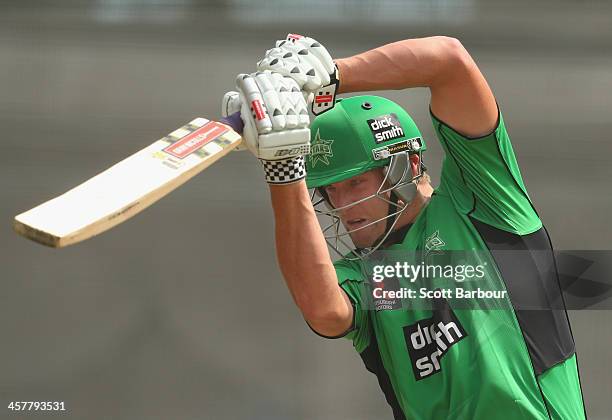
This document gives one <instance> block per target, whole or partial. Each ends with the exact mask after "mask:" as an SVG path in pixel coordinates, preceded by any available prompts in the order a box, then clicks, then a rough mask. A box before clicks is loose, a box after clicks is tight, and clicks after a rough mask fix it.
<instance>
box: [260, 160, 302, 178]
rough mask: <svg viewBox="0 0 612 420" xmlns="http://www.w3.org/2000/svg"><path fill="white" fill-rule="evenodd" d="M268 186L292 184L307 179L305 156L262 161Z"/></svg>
mask: <svg viewBox="0 0 612 420" xmlns="http://www.w3.org/2000/svg"><path fill="white" fill-rule="evenodd" d="M261 163H262V164H263V168H264V172H265V173H266V181H267V182H268V184H275V185H281V184H292V183H294V182H297V181H299V180H301V179H304V178H305V177H306V162H305V160H304V156H296V157H293V158H289V159H284V160H261Z"/></svg>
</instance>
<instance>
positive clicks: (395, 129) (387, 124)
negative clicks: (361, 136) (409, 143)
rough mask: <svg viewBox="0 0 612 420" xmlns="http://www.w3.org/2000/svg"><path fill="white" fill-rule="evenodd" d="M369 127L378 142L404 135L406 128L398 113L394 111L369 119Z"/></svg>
mask: <svg viewBox="0 0 612 420" xmlns="http://www.w3.org/2000/svg"><path fill="white" fill-rule="evenodd" d="M368 127H370V130H371V131H372V134H373V135H374V140H375V141H376V143H382V142H383V141H388V140H395V139H398V138H400V137H404V129H403V128H402V125H401V124H400V122H399V120H398V119H397V115H395V114H393V113H391V114H386V115H381V116H380V117H376V118H374V119H371V120H368Z"/></svg>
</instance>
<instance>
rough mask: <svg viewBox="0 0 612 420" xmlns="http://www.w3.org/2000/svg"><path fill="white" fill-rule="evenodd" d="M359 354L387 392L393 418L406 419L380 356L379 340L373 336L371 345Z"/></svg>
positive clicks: (385, 392) (384, 392) (386, 396)
mask: <svg viewBox="0 0 612 420" xmlns="http://www.w3.org/2000/svg"><path fill="white" fill-rule="evenodd" d="M359 355H360V356H361V360H363V364H364V365H365V367H366V369H367V370H369V371H370V372H372V373H373V374H374V375H376V377H377V378H378V385H380V389H381V390H382V392H383V394H385V398H386V399H387V402H388V403H389V405H390V406H391V409H392V410H393V418H394V419H395V420H406V416H404V412H403V411H402V408H401V407H400V405H399V402H398V401H397V396H396V395H395V392H394V391H393V386H392V385H391V380H390V379H389V374H388V373H387V371H386V370H385V367H384V366H383V363H382V359H381V358H380V352H379V351H378V342H377V341H376V339H375V338H373V339H372V340H371V341H370V345H369V346H368V347H366V348H365V350H364V351H362V352H361V353H360V354H359Z"/></svg>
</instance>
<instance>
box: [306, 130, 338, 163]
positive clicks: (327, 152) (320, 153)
mask: <svg viewBox="0 0 612 420" xmlns="http://www.w3.org/2000/svg"><path fill="white" fill-rule="evenodd" d="M333 142H334V141H333V140H324V139H322V138H321V133H319V130H317V134H315V138H314V140H313V141H312V143H311V144H310V154H309V155H308V160H309V161H310V165H311V166H312V167H313V168H314V167H315V166H316V165H317V162H321V163H322V164H324V165H327V166H329V158H331V157H334V152H333V151H332V147H331V146H332V143H333Z"/></svg>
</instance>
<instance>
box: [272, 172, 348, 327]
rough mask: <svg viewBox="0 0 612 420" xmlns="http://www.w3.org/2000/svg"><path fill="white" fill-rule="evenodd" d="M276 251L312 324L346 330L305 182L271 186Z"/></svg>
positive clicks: (342, 301) (343, 310)
mask: <svg viewBox="0 0 612 420" xmlns="http://www.w3.org/2000/svg"><path fill="white" fill-rule="evenodd" d="M270 193H271V196H272V206H273V209H274V216H275V223H276V227H275V229H276V250H277V257H278V262H279V266H280V269H281V272H282V273H283V277H284V278H285V281H286V283H287V286H288V287H289V290H290V292H291V295H292V296H293V299H294V300H295V302H296V304H297V305H298V307H299V308H300V310H301V311H302V314H303V315H304V317H305V318H306V320H307V321H308V323H309V324H310V325H311V326H312V327H313V328H314V329H315V330H317V331H318V332H319V333H322V334H325V335H335V334H339V333H342V332H343V331H344V330H346V328H348V326H349V325H348V324H347V325H344V324H346V321H347V320H348V321H349V323H350V319H351V314H350V313H349V312H350V306H349V305H347V303H346V301H345V299H344V297H343V295H342V292H341V290H340V288H339V287H338V282H337V279H336V272H335V270H334V267H333V265H332V262H331V259H330V256H329V252H328V250H327V245H326V243H325V239H324V237H323V234H322V232H321V228H320V226H319V223H318V221H317V218H316V215H315V212H314V209H313V207H312V204H311V201H310V196H309V194H308V190H307V189H306V185H305V183H304V182H303V181H302V182H299V183H296V184H291V185H283V186H274V185H271V186H270Z"/></svg>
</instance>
